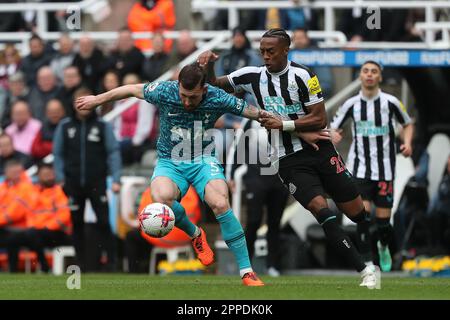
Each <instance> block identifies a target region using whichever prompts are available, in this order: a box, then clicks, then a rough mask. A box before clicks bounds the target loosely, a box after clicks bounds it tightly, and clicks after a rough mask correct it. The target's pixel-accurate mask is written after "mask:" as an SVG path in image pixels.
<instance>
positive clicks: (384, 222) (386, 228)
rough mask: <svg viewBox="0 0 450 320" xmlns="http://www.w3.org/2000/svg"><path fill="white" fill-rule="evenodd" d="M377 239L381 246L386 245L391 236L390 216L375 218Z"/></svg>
mask: <svg viewBox="0 0 450 320" xmlns="http://www.w3.org/2000/svg"><path fill="white" fill-rule="evenodd" d="M376 221H377V231H378V239H379V240H380V242H381V244H382V245H383V246H387V245H388V244H389V241H390V240H391V236H392V226H391V222H390V221H391V218H376Z"/></svg>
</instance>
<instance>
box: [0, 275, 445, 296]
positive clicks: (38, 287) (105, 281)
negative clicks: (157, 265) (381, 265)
mask: <svg viewBox="0 0 450 320" xmlns="http://www.w3.org/2000/svg"><path fill="white" fill-rule="evenodd" d="M68 277H69V275H67V276H61V277H54V276H50V275H10V274H0V299H63V300H64V299H151V300H153V299H158V300H184V299H190V300H197V299H199V300H200V299H201V300H208V299H211V300H212V299H220V300H241V299H247V300H277V299H285V300H291V299H292V300H300V299H321V300H323V299H358V300H359V299H388V300H390V299H395V300H397V299H401V300H404V299H420V300H422V299H432V300H435V299H446V300H450V278H391V277H388V278H383V279H382V288H381V290H368V289H366V288H361V287H359V282H360V279H359V277H356V276H355V277H348V276H347V277H344V276H283V277H279V278H269V277H262V278H263V280H264V281H265V283H266V286H265V287H258V288H249V287H244V286H243V285H242V284H241V281H240V279H239V277H237V276H147V275H126V274H125V275H124V274H89V275H82V277H81V289H80V290H69V289H67V287H66V281H67V278H68Z"/></svg>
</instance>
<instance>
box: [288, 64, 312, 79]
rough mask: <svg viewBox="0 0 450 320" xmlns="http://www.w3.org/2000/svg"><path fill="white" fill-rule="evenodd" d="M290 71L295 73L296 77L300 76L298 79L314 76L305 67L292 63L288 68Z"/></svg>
mask: <svg viewBox="0 0 450 320" xmlns="http://www.w3.org/2000/svg"><path fill="white" fill-rule="evenodd" d="M289 68H290V69H291V70H293V71H294V72H295V74H296V75H298V76H300V77H302V78H303V77H311V78H312V77H314V76H315V74H314V72H313V71H312V70H311V69H310V68H308V67H307V66H305V65H303V64H300V63H297V62H294V61H290V67H289Z"/></svg>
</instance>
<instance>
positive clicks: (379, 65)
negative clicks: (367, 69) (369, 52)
mask: <svg viewBox="0 0 450 320" xmlns="http://www.w3.org/2000/svg"><path fill="white" fill-rule="evenodd" d="M369 63H370V64H374V65H376V66H377V67H378V69H379V70H380V73H381V72H382V71H383V67H382V66H381V64H379V63H378V62H376V61H373V60H367V61H365V62H364V63H363V64H362V65H361V69H362V68H363V67H364V66H365V65H366V64H369Z"/></svg>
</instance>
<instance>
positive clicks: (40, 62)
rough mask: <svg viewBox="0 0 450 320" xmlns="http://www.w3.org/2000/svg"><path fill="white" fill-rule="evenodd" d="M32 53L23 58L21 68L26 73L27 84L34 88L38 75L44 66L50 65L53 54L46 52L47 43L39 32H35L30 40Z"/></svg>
mask: <svg viewBox="0 0 450 320" xmlns="http://www.w3.org/2000/svg"><path fill="white" fill-rule="evenodd" d="M29 45H30V54H29V55H28V56H26V57H25V58H23V59H22V63H21V66H20V70H21V71H22V72H23V73H24V75H25V77H26V81H27V86H28V87H30V88H32V87H34V86H35V85H36V75H37V73H38V70H39V69H41V68H42V67H43V66H48V65H49V64H50V61H51V58H52V57H51V55H49V54H47V53H46V52H45V43H44V40H42V38H41V37H39V36H38V35H37V34H33V35H32V36H31V38H30V40H29Z"/></svg>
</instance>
